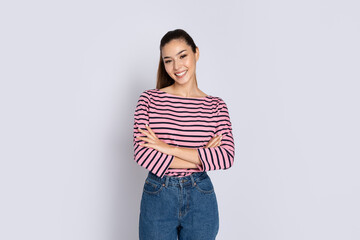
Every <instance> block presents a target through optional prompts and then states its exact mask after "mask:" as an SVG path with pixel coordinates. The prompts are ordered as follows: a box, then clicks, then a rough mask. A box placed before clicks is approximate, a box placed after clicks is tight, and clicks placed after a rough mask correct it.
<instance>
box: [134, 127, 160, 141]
mask: <svg viewBox="0 0 360 240" xmlns="http://www.w3.org/2000/svg"><path fill="white" fill-rule="evenodd" d="M146 128H147V130H148V132H147V131H145V130H143V129H141V128H138V130H139V132H141V133H142V134H144V135H145V136H147V137H148V138H150V139H152V140H155V139H156V138H157V137H156V135H155V133H154V132H153V130H151V128H150V127H149V125H147V124H146Z"/></svg>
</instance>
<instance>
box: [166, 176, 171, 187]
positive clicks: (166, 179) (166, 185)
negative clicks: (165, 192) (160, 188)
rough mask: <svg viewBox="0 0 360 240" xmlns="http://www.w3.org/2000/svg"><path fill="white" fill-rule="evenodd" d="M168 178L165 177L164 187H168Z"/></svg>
mask: <svg viewBox="0 0 360 240" xmlns="http://www.w3.org/2000/svg"><path fill="white" fill-rule="evenodd" d="M169 178H170V177H169V176H166V179H165V186H166V187H168V186H169Z"/></svg>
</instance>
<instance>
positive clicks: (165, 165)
mask: <svg viewBox="0 0 360 240" xmlns="http://www.w3.org/2000/svg"><path fill="white" fill-rule="evenodd" d="M198 59H199V49H198V47H197V46H196V45H195V43H194V41H193V39H192V38H191V37H190V36H189V35H188V34H187V33H186V32H185V31H184V30H182V29H176V30H173V31H169V32H167V33H166V34H165V35H164V36H163V38H162V39H161V42H160V62H159V68H158V76H157V85H156V88H154V89H149V90H145V91H143V92H142V94H141V95H140V97H139V100H138V103H137V106H136V109H135V114H134V159H135V161H136V163H137V164H139V165H140V166H142V167H144V168H146V169H147V170H149V173H148V176H147V178H146V179H145V183H144V188H143V194H142V199H141V206H140V217H139V237H140V240H176V239H178V237H179V239H182V240H185V239H186V240H190V239H194V240H211V239H215V237H216V235H217V233H218V230H219V213H218V205H217V199H216V195H215V191H214V187H213V184H212V182H211V180H210V178H209V176H208V175H207V173H206V172H207V171H210V170H218V169H228V168H230V167H231V166H232V165H233V162H234V154H235V145H234V140H233V135H232V127H231V122H230V117H229V113H228V109H227V106H226V104H225V102H224V101H223V100H222V99H221V98H220V97H215V96H211V95H207V94H205V93H204V92H202V91H201V90H200V89H199V88H198V85H197V80H196V62H197V61H198Z"/></svg>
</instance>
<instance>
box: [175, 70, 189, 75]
mask: <svg viewBox="0 0 360 240" xmlns="http://www.w3.org/2000/svg"><path fill="white" fill-rule="evenodd" d="M185 73H186V71H183V72H182V73H179V74H175V75H176V76H182V75H184V74H185Z"/></svg>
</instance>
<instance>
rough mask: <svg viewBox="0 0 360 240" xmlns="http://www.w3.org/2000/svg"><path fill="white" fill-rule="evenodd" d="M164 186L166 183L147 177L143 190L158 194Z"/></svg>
mask: <svg viewBox="0 0 360 240" xmlns="http://www.w3.org/2000/svg"><path fill="white" fill-rule="evenodd" d="M163 188H164V184H162V183H160V182H157V181H153V180H152V179H149V178H146V179H145V183H144V189H143V191H144V192H146V193H149V194H158V193H160V192H161V191H162V189H163Z"/></svg>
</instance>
